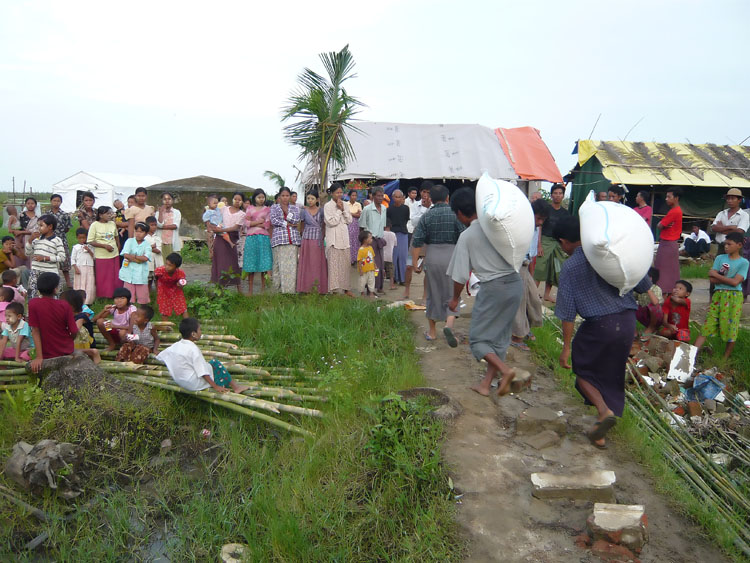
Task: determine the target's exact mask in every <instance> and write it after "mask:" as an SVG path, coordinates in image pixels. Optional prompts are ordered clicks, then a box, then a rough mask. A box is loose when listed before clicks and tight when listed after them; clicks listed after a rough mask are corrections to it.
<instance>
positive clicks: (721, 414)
mask: <svg viewBox="0 0 750 563" xmlns="http://www.w3.org/2000/svg"><path fill="white" fill-rule="evenodd" d="M640 348H641V349H640V350H638V351H637V352H636V353H635V355H634V357H633V358H632V359H631V360H630V361H629V362H628V366H627V370H628V373H627V375H628V380H629V385H628V387H627V388H626V391H625V393H626V395H627V397H628V404H629V407H630V408H631V409H632V411H633V412H634V413H635V414H636V421H637V424H638V426H639V427H641V428H642V429H643V430H644V431H645V432H646V433H647V434H648V435H649V436H650V438H652V439H653V440H654V441H656V442H658V444H659V447H660V448H661V449H662V453H663V455H664V458H665V459H666V460H667V461H668V462H669V463H670V465H672V467H673V468H674V469H675V470H676V471H677V473H679V474H680V475H682V476H683V477H684V479H685V482H686V483H687V484H688V486H690V487H691V488H692V489H693V490H694V491H695V494H696V496H697V497H698V498H700V499H701V501H702V502H703V503H704V504H706V505H709V506H711V507H712V508H713V509H715V510H716V511H717V512H718V513H719V514H721V515H722V516H723V517H724V518H725V520H726V527H727V530H728V531H729V532H730V533H731V534H732V535H733V536H734V537H735V544H736V545H737V546H738V547H739V548H740V549H741V550H743V551H744V552H745V553H747V554H749V555H750V529H748V527H747V525H746V523H747V521H748V518H750V453H748V452H750V402H748V400H750V397H749V396H748V395H747V393H738V394H735V393H733V392H732V389H731V386H730V385H729V383H728V382H727V381H726V380H725V379H724V377H723V375H722V374H721V373H720V372H719V371H718V370H717V369H716V368H711V369H706V370H702V371H701V370H697V371H696V370H695V358H696V352H697V349H696V348H695V347H694V346H690V345H689V344H685V343H679V342H675V341H671V340H668V339H666V338H662V337H660V336H652V337H651V338H650V339H649V341H648V343H647V344H645V345H643V346H640ZM634 352H635V350H634Z"/></svg>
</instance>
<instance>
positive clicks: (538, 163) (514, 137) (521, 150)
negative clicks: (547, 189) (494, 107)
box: [495, 127, 563, 182]
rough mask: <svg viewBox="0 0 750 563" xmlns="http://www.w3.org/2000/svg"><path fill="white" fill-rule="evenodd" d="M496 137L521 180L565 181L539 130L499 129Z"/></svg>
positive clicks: (531, 128)
mask: <svg viewBox="0 0 750 563" xmlns="http://www.w3.org/2000/svg"><path fill="white" fill-rule="evenodd" d="M495 135H497V140H498V141H500V146H501V147H502V148H503V152H504V153H505V156H507V157H508V160H510V163H511V165H512V166H513V169H514V170H515V171H516V174H518V177H519V178H521V179H522V180H546V181H548V182H562V181H563V179H562V175H561V174H560V169H559V168H558V167H557V164H555V159H554V158H553V157H552V153H551V152H549V149H548V148H547V145H545V144H544V141H543V140H542V136H541V135H540V134H539V129H535V128H533V127H515V128H513V129H505V128H503V127H499V128H497V129H495Z"/></svg>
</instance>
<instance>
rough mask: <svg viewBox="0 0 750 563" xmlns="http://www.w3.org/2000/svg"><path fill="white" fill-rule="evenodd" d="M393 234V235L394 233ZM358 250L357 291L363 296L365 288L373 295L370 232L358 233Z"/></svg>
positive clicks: (373, 279) (373, 275) (373, 252)
mask: <svg viewBox="0 0 750 563" xmlns="http://www.w3.org/2000/svg"><path fill="white" fill-rule="evenodd" d="M394 236H395V235H394ZM359 244H360V246H359V250H358V251H357V270H359V293H360V294H361V295H362V296H364V295H365V290H368V291H369V292H370V293H371V294H372V295H375V276H376V269H375V251H374V250H373V249H372V233H370V231H362V232H361V233H359Z"/></svg>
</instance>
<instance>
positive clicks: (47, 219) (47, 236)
mask: <svg viewBox="0 0 750 563" xmlns="http://www.w3.org/2000/svg"><path fill="white" fill-rule="evenodd" d="M56 227H57V219H56V218H55V216H54V215H49V214H47V215H42V216H41V217H40V218H39V230H38V231H36V232H34V233H32V234H31V235H30V237H29V240H28V241H27V242H26V255H27V256H28V257H29V258H31V276H29V299H33V298H34V297H39V293H38V291H37V289H36V280H37V279H38V278H39V275H40V274H43V273H44V272H52V273H54V274H57V275H58V276H59V275H60V265H62V264H63V263H64V262H65V258H66V254H65V247H64V246H63V242H62V241H61V240H60V237H58V236H55V228H56ZM60 279H61V280H62V277H61V278H60Z"/></svg>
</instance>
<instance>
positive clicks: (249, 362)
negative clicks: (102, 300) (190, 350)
mask: <svg viewBox="0 0 750 563" xmlns="http://www.w3.org/2000/svg"><path fill="white" fill-rule="evenodd" d="M154 325H155V326H156V328H157V330H159V338H160V340H161V345H160V346H159V349H160V350H163V349H165V348H167V347H168V346H171V345H172V344H173V343H174V342H177V341H178V340H179V339H180V335H179V333H177V332H175V331H174V329H175V326H174V324H173V323H171V322H156V323H154ZM201 325H202V330H203V331H205V332H204V334H203V336H202V337H201V339H200V340H199V341H198V342H196V344H197V345H198V347H199V348H200V349H201V352H202V353H203V355H204V356H205V357H206V358H207V359H211V358H217V359H219V360H220V361H221V362H222V363H223V364H224V366H225V367H226V368H227V370H228V371H229V373H230V374H232V379H233V381H236V382H237V383H238V384H239V385H244V386H247V387H248V389H247V390H246V391H243V392H242V394H238V393H234V392H232V391H230V392H227V393H217V392H215V391H213V390H211V389H205V390H202V391H187V390H185V389H183V388H182V387H180V386H178V385H177V384H176V383H175V382H174V381H173V380H172V378H171V377H170V376H169V372H168V371H167V369H166V366H164V364H162V363H161V362H159V361H158V360H157V359H156V356H155V355H154V354H151V355H149V357H148V359H147V360H146V363H144V364H134V363H131V362H117V361H114V360H115V357H116V355H117V352H116V351H115V350H112V351H109V350H103V349H102V348H104V347H105V346H106V341H105V340H104V338H103V337H102V336H101V335H98V334H97V336H96V337H95V338H96V341H97V345H99V347H100V354H101V356H102V362H101V364H99V367H100V368H101V369H103V370H104V371H106V372H108V373H110V374H112V375H114V376H116V377H119V378H121V379H124V380H126V381H129V382H131V383H137V384H141V385H146V386H149V387H156V388H159V389H164V390H167V391H171V392H174V393H180V394H184V395H192V396H194V397H195V398H197V399H199V400H202V401H205V402H207V403H210V404H212V405H216V406H221V407H224V408H226V409H229V410H232V411H235V412H239V413H241V414H244V415H246V416H250V417H252V418H255V419H258V420H262V421H264V422H267V423H269V424H272V425H274V426H277V427H279V428H283V429H285V430H288V431H290V432H295V433H297V434H302V435H311V433H310V432H309V431H308V430H305V429H304V428H302V427H301V426H299V425H298V424H296V423H295V422H296V420H295V418H296V417H302V416H311V417H321V416H323V413H322V412H321V411H320V410H319V409H316V408H313V407H312V406H311V405H312V404H315V403H322V402H325V401H326V400H327V398H326V396H325V394H324V393H325V392H326V391H327V389H325V388H323V387H321V385H320V384H321V378H320V376H317V375H314V374H311V373H309V372H307V371H306V370H303V369H297V368H287V367H266V366H258V365H256V363H257V362H258V360H259V359H260V358H261V355H260V354H259V353H258V352H257V351H256V350H249V349H243V348H241V347H240V346H239V345H238V344H237V343H238V342H239V341H240V339H239V338H237V337H236V336H234V335H232V334H226V333H227V329H226V327H224V326H221V325H218V324H214V323H210V322H208V323H201ZM25 365H26V364H25V363H21V362H10V361H1V362H0V366H2V367H3V368H11V369H6V370H5V371H0V391H2V390H4V389H8V390H12V389H21V388H23V387H25V386H27V385H28V381H29V376H28V372H27V371H26V369H25ZM282 416H283V417H289V418H291V421H290V420H284V419H283V418H280V417H282Z"/></svg>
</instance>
